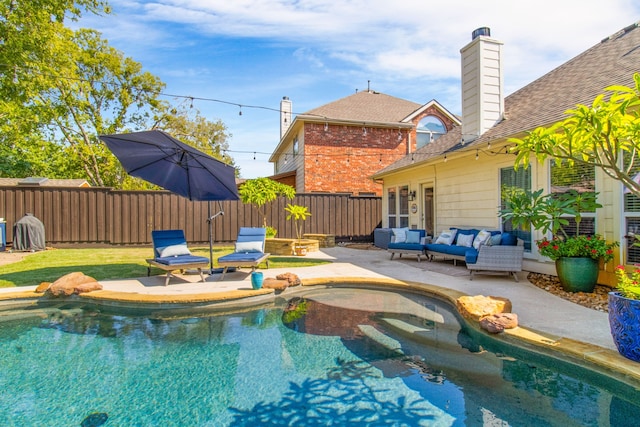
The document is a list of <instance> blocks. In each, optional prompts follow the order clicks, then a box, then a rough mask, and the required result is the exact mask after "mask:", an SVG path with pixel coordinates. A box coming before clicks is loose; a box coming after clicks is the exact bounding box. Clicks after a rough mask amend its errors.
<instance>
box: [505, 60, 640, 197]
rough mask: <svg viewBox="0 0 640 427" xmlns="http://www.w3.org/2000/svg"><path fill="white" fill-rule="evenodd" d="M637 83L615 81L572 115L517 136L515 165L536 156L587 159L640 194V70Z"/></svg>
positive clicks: (570, 162)
mask: <svg viewBox="0 0 640 427" xmlns="http://www.w3.org/2000/svg"><path fill="white" fill-rule="evenodd" d="M633 81H634V87H627V86H610V87H608V88H606V93H604V94H600V95H598V96H597V97H596V98H595V99H594V100H593V103H592V105H591V106H587V105H577V106H576V107H575V108H574V109H572V110H569V111H567V114H568V115H569V117H568V118H567V119H565V120H563V121H561V122H559V123H556V124H554V125H552V126H550V127H548V128H544V127H540V128H537V129H535V130H533V131H531V132H530V133H529V134H528V135H527V136H526V137H525V138H524V139H518V138H513V139H510V141H511V142H515V143H516V146H515V147H514V149H513V151H514V152H515V153H516V155H517V157H516V166H519V165H524V166H525V167H526V166H527V165H528V164H529V160H530V158H531V156H532V155H533V156H534V157H535V158H536V159H537V160H538V161H539V162H543V161H544V160H546V159H547V158H552V159H554V160H555V161H556V162H558V163H559V162H562V161H566V163H567V164H568V165H569V166H572V165H573V164H576V163H577V164H587V165H593V166H595V167H597V168H600V169H601V170H602V171H603V172H604V173H605V174H607V175H609V176H610V177H611V178H613V179H615V180H618V181H620V182H622V184H624V185H625V186H626V187H627V188H628V189H629V190H630V191H631V192H632V193H633V194H635V195H636V196H640V183H638V182H636V181H635V180H634V179H633V177H634V175H635V172H634V171H637V170H638V165H635V164H634V163H635V162H636V161H637V160H638V158H639V157H638V156H637V155H636V153H637V152H638V150H639V149H640V108H639V107H640V74H639V73H636V74H634V76H633Z"/></svg>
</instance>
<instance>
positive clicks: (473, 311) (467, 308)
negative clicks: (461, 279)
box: [456, 295, 511, 322]
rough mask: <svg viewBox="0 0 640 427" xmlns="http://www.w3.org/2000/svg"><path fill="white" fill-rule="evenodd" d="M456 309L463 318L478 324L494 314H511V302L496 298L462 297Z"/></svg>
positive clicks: (482, 296) (481, 296) (457, 302)
mask: <svg viewBox="0 0 640 427" xmlns="http://www.w3.org/2000/svg"><path fill="white" fill-rule="evenodd" d="M456 307H457V308H458V312H459V313H460V314H461V315H462V317H464V318H466V319H470V320H475V321H476V322H479V321H480V319H482V318H483V317H486V316H490V315H492V314H498V313H511V301H510V300H509V299H507V298H502V297H495V296H484V295H475V296H462V297H460V298H458V299H457V301H456Z"/></svg>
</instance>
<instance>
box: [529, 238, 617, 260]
mask: <svg viewBox="0 0 640 427" xmlns="http://www.w3.org/2000/svg"><path fill="white" fill-rule="evenodd" d="M536 244H537V245H538V251H539V252H540V254H541V255H544V256H546V257H549V258H551V259H552V260H553V261H555V260H557V259H558V258H562V257H585V258H593V259H596V260H599V259H602V260H603V261H604V262H609V261H611V260H613V248H615V247H617V246H618V242H613V243H607V242H606V241H605V240H604V239H603V238H602V237H600V236H599V235H597V234H596V235H595V236H574V237H570V238H566V239H562V238H560V237H554V238H553V239H551V240H548V239H547V238H546V237H545V238H544V239H542V240H538V241H537V242H536Z"/></svg>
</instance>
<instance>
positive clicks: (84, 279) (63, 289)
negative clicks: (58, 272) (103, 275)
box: [48, 272, 102, 297]
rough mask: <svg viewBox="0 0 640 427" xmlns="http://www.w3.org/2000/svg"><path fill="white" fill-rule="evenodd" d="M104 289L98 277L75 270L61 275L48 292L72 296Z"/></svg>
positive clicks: (57, 295)
mask: <svg viewBox="0 0 640 427" xmlns="http://www.w3.org/2000/svg"><path fill="white" fill-rule="evenodd" d="M100 289H102V285H101V284H99V283H98V282H97V281H96V279H94V278H93V277H91V276H87V275H85V274H84V273H80V272H74V273H69V274H66V275H64V276H62V277H60V278H59V279H58V280H56V281H55V282H53V283H52V284H51V286H49V289H48V292H49V293H50V294H51V295H52V296H54V297H59V296H70V295H73V294H81V293H85V292H91V291H96V290H100Z"/></svg>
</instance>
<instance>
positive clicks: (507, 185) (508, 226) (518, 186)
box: [500, 167, 531, 252]
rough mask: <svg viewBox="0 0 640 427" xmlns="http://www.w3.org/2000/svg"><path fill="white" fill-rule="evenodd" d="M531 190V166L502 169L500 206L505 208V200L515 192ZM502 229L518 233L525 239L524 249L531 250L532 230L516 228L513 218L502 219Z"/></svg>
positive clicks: (519, 236)
mask: <svg viewBox="0 0 640 427" xmlns="http://www.w3.org/2000/svg"><path fill="white" fill-rule="evenodd" d="M525 191H531V168H526V169H525V168H519V169H518V170H515V169H514V168H513V167H508V168H502V169H500V207H501V209H504V208H505V207H506V206H505V200H506V199H507V198H508V197H509V196H510V195H511V194H513V193H514V192H525ZM502 231H504V232H509V233H511V234H514V235H516V236H517V237H518V238H519V239H522V240H523V241H524V250H525V251H527V252H531V230H530V229H529V230H519V229H518V230H514V228H513V224H512V223H511V220H506V219H504V218H503V219H502Z"/></svg>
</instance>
